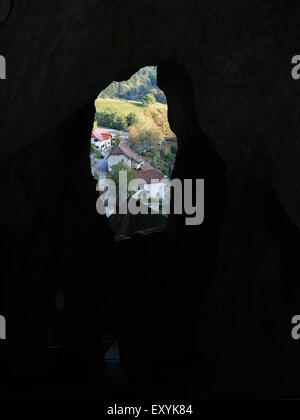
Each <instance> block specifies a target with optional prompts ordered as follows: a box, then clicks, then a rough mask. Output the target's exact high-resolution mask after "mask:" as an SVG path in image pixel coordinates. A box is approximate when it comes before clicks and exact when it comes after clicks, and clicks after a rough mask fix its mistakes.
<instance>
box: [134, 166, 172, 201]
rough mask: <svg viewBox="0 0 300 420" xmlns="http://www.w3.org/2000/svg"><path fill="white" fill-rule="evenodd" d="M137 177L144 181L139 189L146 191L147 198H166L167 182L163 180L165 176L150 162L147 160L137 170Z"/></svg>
mask: <svg viewBox="0 0 300 420" xmlns="http://www.w3.org/2000/svg"><path fill="white" fill-rule="evenodd" d="M136 177H137V178H138V179H140V180H141V181H144V182H143V183H141V184H140V185H139V187H138V188H139V191H143V192H146V197H147V198H157V199H160V200H161V199H164V197H165V184H164V183H163V182H162V180H163V179H164V178H165V176H164V174H163V173H162V172H161V171H159V170H158V169H155V168H153V166H151V165H150V163H148V162H145V163H144V164H143V165H141V166H140V168H138V169H137V170H136Z"/></svg>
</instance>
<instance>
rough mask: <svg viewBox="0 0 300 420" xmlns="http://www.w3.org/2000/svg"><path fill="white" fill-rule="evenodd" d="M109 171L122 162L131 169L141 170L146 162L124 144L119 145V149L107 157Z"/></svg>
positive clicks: (116, 148) (115, 149)
mask: <svg viewBox="0 0 300 420" xmlns="http://www.w3.org/2000/svg"><path fill="white" fill-rule="evenodd" d="M107 161H108V171H109V172H110V170H111V167H112V166H114V165H117V164H118V163H120V162H124V163H125V165H127V166H128V168H129V169H139V168H140V166H141V165H142V164H143V163H144V160H143V159H142V158H141V157H140V156H139V155H137V154H136V153H134V152H133V151H132V150H131V149H130V148H129V147H128V146H126V144H125V143H124V142H121V143H119V145H118V146H117V147H115V148H114V150H113V151H112V152H111V153H110V154H109V155H108V156H107Z"/></svg>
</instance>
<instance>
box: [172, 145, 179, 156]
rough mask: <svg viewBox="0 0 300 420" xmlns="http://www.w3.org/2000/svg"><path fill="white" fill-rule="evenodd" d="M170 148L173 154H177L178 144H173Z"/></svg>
mask: <svg viewBox="0 0 300 420" xmlns="http://www.w3.org/2000/svg"><path fill="white" fill-rule="evenodd" d="M170 150H171V153H172V154H173V155H176V153H177V150H178V146H177V145H176V144H172V146H171V148H170Z"/></svg>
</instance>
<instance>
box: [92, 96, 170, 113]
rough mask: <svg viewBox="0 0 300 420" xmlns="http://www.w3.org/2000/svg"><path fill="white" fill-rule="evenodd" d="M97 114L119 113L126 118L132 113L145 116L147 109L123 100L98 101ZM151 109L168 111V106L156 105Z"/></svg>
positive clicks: (135, 102) (133, 102) (96, 103)
mask: <svg viewBox="0 0 300 420" xmlns="http://www.w3.org/2000/svg"><path fill="white" fill-rule="evenodd" d="M95 107H96V112H117V113H118V114H119V115H121V116H124V117H126V116H127V115H128V114H130V113H131V112H134V113H135V114H136V115H139V114H141V115H144V111H145V108H144V107H143V106H142V103H141V102H137V101H125V100H122V99H99V98H98V99H97V100H96V101H95ZM150 108H154V109H162V110H167V105H165V104H160V103H158V102H157V103H156V104H154V105H151V107H150Z"/></svg>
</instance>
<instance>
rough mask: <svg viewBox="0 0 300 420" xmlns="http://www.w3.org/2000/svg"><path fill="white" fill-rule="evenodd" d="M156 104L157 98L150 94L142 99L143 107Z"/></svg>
mask: <svg viewBox="0 0 300 420" xmlns="http://www.w3.org/2000/svg"><path fill="white" fill-rule="evenodd" d="M155 102H156V98H155V96H153V95H151V94H150V93H148V94H147V95H145V96H143V97H142V104H143V106H149V105H153V104H155Z"/></svg>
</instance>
